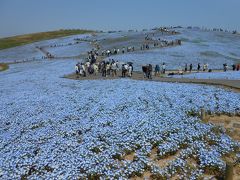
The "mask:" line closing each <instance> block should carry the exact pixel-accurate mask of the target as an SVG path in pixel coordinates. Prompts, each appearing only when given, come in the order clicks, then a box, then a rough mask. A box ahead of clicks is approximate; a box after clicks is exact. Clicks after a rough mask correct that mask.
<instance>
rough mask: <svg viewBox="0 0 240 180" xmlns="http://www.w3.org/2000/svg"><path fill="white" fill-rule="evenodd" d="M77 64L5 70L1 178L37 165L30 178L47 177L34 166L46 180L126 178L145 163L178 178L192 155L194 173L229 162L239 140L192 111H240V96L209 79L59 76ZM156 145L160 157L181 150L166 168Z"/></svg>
mask: <svg viewBox="0 0 240 180" xmlns="http://www.w3.org/2000/svg"><path fill="white" fill-rule="evenodd" d="M74 63H75V62H71V61H69V62H66V61H61V60H59V61H54V60H53V61H48V62H34V63H26V64H25V65H24V66H23V65H22V64H19V65H13V66H12V68H11V69H10V70H9V72H3V73H2V74H1V79H0V85H2V84H4V86H0V91H1V93H0V98H1V102H0V106H1V107H4V108H3V109H0V118H1V125H0V128H1V130H0V132H1V133H0V169H1V174H2V177H1V178H3V179H16V178H21V176H24V175H25V174H28V173H29V171H33V172H34V173H32V175H30V176H29V179H34V178H36V177H37V178H38V177H40V175H39V174H37V173H35V172H39V173H40V174H41V178H46V179H47V178H50V179H51V178H53V177H63V178H66V179H67V178H70V179H71V178H72V179H77V178H78V177H82V178H87V177H88V176H90V175H92V176H94V175H95V176H101V178H104V177H106V178H107V177H111V178H113V179H114V178H116V177H123V178H126V179H127V178H128V177H129V176H130V175H133V174H139V173H140V174H141V173H143V172H144V170H146V169H148V170H150V171H151V173H153V174H158V175H161V176H163V177H171V176H172V175H173V174H174V173H175V174H177V173H178V172H179V171H180V172H183V173H185V172H188V169H187V166H186V159H188V158H190V157H191V158H195V159H199V160H200V163H201V164H200V167H197V168H198V169H197V170H199V171H197V170H196V172H195V173H194V172H193V173H192V174H193V177H194V176H196V177H198V173H199V174H201V171H200V170H201V168H203V167H206V166H214V167H218V168H222V167H223V165H224V163H223V162H222V161H221V156H222V155H223V154H225V153H228V152H231V151H232V150H233V149H234V148H235V147H238V146H239V143H237V142H235V141H233V140H232V139H231V138H230V137H228V136H226V135H225V134H224V131H220V133H219V134H215V133H213V132H212V133H211V131H212V128H213V127H214V126H213V125H211V124H203V123H201V121H200V120H199V118H198V117H197V116H196V117H192V116H189V115H188V114H187V112H189V111H193V112H199V111H200V109H201V107H202V106H204V107H205V108H206V110H208V111H212V112H224V113H235V112H239V102H238V101H237V100H236V99H240V96H239V94H237V93H233V92H230V91H225V90H222V89H219V88H214V87H208V86H203V85H189V84H177V83H173V84H172V83H161V84H160V83H157V82H144V81H133V80H106V81H71V80H67V79H63V78H59V77H61V76H62V75H63V74H68V73H70V72H72V67H73V65H74ZM18 71H19V72H18ZM49 72H51V73H49ZM126 87H127V88H126ZM190 100H191V101H190ZM207 139H209V140H211V141H212V142H214V143H213V144H211V143H209V141H207ZM209 146H210V149H208V148H209ZM154 148H156V149H157V152H156V153H157V154H156V156H157V157H158V158H163V156H164V155H169V154H172V155H173V156H175V155H176V154H174V153H176V152H179V155H178V156H177V157H176V160H175V161H172V162H169V165H168V166H167V167H165V168H160V167H158V166H157V165H156V162H154V161H155V160H154V159H151V158H150V157H149V155H150V154H151V153H152V150H153V149H154ZM128 154H134V155H133V156H134V160H133V161H132V160H126V159H124V158H125V156H126V155H128ZM46 167H47V168H46ZM33 169H34V170H33ZM46 169H47V170H46ZM169 171H171V172H169Z"/></svg>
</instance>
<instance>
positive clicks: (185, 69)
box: [184, 64, 187, 72]
mask: <svg viewBox="0 0 240 180" xmlns="http://www.w3.org/2000/svg"><path fill="white" fill-rule="evenodd" d="M184 71H185V72H187V64H185V68H184Z"/></svg>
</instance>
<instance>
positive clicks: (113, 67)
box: [75, 59, 133, 77]
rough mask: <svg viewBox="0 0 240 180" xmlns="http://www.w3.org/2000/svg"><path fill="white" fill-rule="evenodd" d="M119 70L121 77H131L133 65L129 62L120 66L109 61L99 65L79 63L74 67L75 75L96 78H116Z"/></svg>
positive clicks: (111, 60) (115, 62)
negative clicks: (93, 76)
mask: <svg viewBox="0 0 240 180" xmlns="http://www.w3.org/2000/svg"><path fill="white" fill-rule="evenodd" d="M120 66H121V67H120ZM120 70H121V71H122V74H121V75H122V77H132V72H133V64H132V63H131V62H128V63H124V64H120V63H119V62H118V61H115V60H113V59H109V60H108V61H102V62H100V63H99V62H90V61H87V62H86V63H80V62H79V63H77V64H76V65H75V71H76V74H77V75H80V76H83V77H86V76H87V75H95V76H96V75H98V74H101V76H102V77H108V76H112V77H116V76H118V71H120Z"/></svg>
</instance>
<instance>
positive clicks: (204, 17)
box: [0, 0, 240, 37]
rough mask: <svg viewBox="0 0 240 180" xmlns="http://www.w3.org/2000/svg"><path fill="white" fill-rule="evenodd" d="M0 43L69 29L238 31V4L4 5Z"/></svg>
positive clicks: (224, 0)
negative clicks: (186, 28) (6, 37)
mask: <svg viewBox="0 0 240 180" xmlns="http://www.w3.org/2000/svg"><path fill="white" fill-rule="evenodd" d="M0 25H1V27H0V37H5V36H13V35H17V34H24V33H30V32H41V31H49V30H57V29H68V28H84V29H85V28H86V29H93V30H114V29H116V30H120V29H121V30H127V29H143V28H152V27H155V26H161V25H164V26H168V25H173V26H177V25H182V26H188V25H192V26H204V27H209V28H212V27H222V28H224V29H230V30H235V29H237V30H240V0H0Z"/></svg>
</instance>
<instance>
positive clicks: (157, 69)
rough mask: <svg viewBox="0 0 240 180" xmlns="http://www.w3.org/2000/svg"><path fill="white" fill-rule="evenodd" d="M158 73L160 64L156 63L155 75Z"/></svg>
mask: <svg viewBox="0 0 240 180" xmlns="http://www.w3.org/2000/svg"><path fill="white" fill-rule="evenodd" d="M159 74H160V66H159V65H158V64H157V65H156V66H155V76H159Z"/></svg>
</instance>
